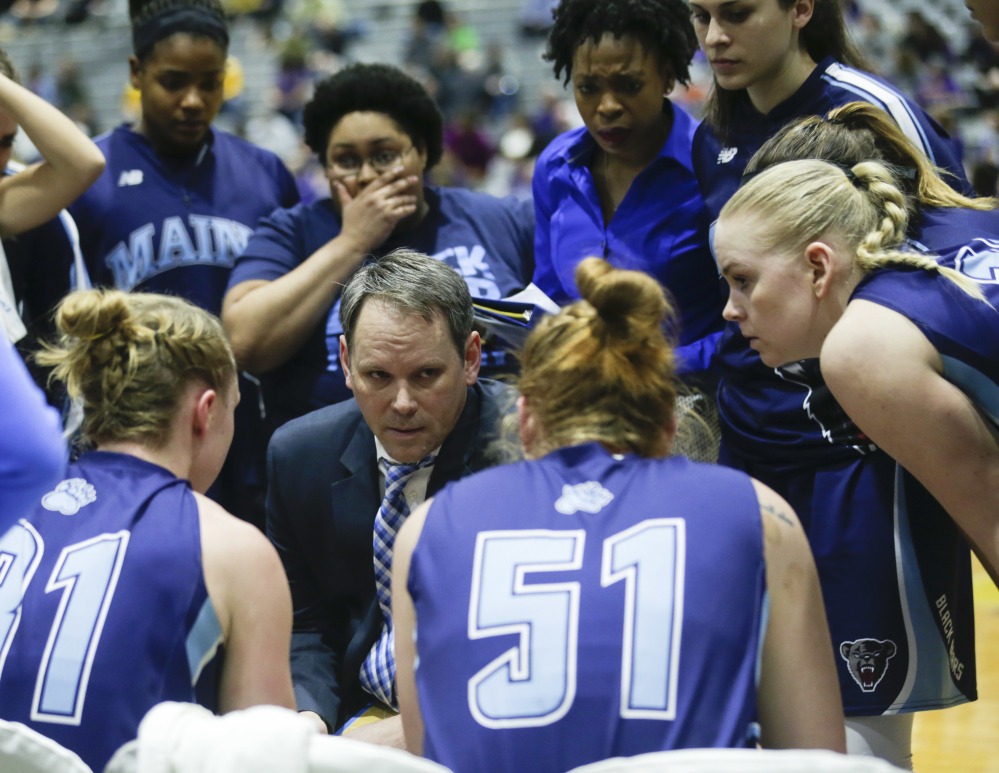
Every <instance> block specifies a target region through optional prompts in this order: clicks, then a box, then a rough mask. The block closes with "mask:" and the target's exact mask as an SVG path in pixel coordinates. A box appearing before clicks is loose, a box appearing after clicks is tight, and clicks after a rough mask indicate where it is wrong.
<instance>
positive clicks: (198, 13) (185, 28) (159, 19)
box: [132, 5, 229, 58]
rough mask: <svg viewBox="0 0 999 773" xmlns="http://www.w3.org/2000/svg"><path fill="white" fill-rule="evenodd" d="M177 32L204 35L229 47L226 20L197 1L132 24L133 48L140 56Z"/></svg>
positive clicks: (224, 46)
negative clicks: (197, 3)
mask: <svg viewBox="0 0 999 773" xmlns="http://www.w3.org/2000/svg"><path fill="white" fill-rule="evenodd" d="M176 32H191V33H195V34H202V35H207V36H208V37H210V38H214V39H215V40H218V41H220V42H221V44H222V47H223V48H228V47H229V30H228V29H227V28H226V25H225V21H223V20H222V19H220V18H219V17H218V16H216V15H215V14H214V13H212V12H211V11H209V10H208V9H207V8H204V7H202V6H200V5H183V6H178V7H174V8H170V9H168V10H166V11H164V12H163V13H159V14H156V15H155V16H152V17H151V18H149V19H146V20H145V21H143V22H142V23H140V24H137V25H135V28H134V29H133V30H132V49H133V50H134V52H135V55H136V56H138V57H140V58H141V56H142V55H143V53H145V52H146V51H148V50H150V49H152V47H153V46H155V45H156V44H157V43H158V42H159V41H161V40H163V39H164V38H168V37H170V36H171V35H173V34H174V33H176Z"/></svg>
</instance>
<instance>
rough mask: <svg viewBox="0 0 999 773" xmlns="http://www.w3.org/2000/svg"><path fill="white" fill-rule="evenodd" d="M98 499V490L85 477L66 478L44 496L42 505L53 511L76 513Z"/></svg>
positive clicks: (68, 513) (64, 513)
mask: <svg viewBox="0 0 999 773" xmlns="http://www.w3.org/2000/svg"><path fill="white" fill-rule="evenodd" d="M95 499H97V490H96V489H95V488H94V487H93V486H91V485H90V484H89V483H87V481H86V480H85V479H84V478H69V479H68V480H64V481H63V482H62V483H60V484H59V485H58V486H56V487H55V490H54V491H50V492H49V493H48V494H46V495H45V496H43V497H42V507H44V508H45V509H46V510H51V511H52V512H53V513H62V514H63V515H76V514H77V513H78V512H79V511H80V508H81V507H83V506H85V505H89V504H90V503H91V502H93V501H94V500H95Z"/></svg>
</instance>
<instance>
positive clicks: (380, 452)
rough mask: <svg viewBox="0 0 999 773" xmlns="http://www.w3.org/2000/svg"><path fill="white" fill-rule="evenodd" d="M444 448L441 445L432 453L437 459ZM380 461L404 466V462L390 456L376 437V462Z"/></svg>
mask: <svg viewBox="0 0 999 773" xmlns="http://www.w3.org/2000/svg"><path fill="white" fill-rule="evenodd" d="M443 447H444V445H443V444H441V445H439V446H437V448H435V449H434V450H433V451H431V452H430V453H431V454H433V455H434V456H435V457H437V456H440V453H441V449H442V448H443ZM379 459H384V460H385V461H387V462H388V463H389V464H402V462H400V461H398V460H396V459H393V458H392V457H391V456H390V455H389V452H388V451H386V450H385V446H383V445H382V441H380V440H379V439H378V438H377V437H375V460H376V461H378V460H379Z"/></svg>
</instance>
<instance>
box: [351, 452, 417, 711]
mask: <svg viewBox="0 0 999 773" xmlns="http://www.w3.org/2000/svg"><path fill="white" fill-rule="evenodd" d="M433 463H434V456H433V455H431V456H427V457H424V458H423V459H422V460H421V461H419V462H415V463H413V464H392V463H391V462H389V461H387V460H385V459H379V460H378V464H379V465H381V468H382V472H384V473H385V498H384V499H382V504H381V507H379V508H378V515H377V516H376V517H375V534H374V557H375V591H376V592H377V594H378V606H380V607H381V608H382V615H383V616H384V618H385V624H384V626H383V627H382V633H381V636H379V637H378V641H376V642H375V644H374V646H373V647H372V648H371V652H369V653H368V656H367V657H366V658H365V659H364V663H363V664H362V665H361V674H360V676H361V685H362V686H363V687H364V689H365V690H367V691H368V692H369V693H371V694H372V695H374V696H375V697H376V698H378V700H380V701H381V702H382V703H384V704H385V705H387V706H391V707H393V708H395V705H396V703H395V629H394V628H393V627H392V547H393V545H395V535H396V533H397V532H398V531H399V527H400V526H402V524H403V521H405V520H406V517H407V516H408V515H409V505H407V504H406V497H405V496H404V494H403V490H404V489H405V488H406V481H408V480H409V478H410V476H411V475H412V474H413V473H415V472H416V471H417V470H420V469H423V468H424V467H427V466H428V465H431V464H433Z"/></svg>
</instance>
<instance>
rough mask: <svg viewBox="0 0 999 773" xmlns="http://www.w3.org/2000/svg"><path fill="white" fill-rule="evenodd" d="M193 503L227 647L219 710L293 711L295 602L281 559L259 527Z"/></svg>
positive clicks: (203, 500)
mask: <svg viewBox="0 0 999 773" xmlns="http://www.w3.org/2000/svg"><path fill="white" fill-rule="evenodd" d="M195 496H196V497H197V499H198V511H199V514H200V520H201V546H202V567H203V571H204V575H205V586H206V587H207V588H208V595H209V596H210V597H211V599H212V604H213V605H214V607H215V611H216V614H217V615H218V618H219V623H220V624H221V626H222V635H223V638H224V641H225V647H226V650H225V660H224V662H223V666H222V677H221V680H220V685H219V709H220V710H221V711H222V712H226V711H232V710H234V709H242V708H247V707H249V706H255V705H259V704H271V705H275V706H284V707H285V708H289V709H293V708H295V698H294V693H293V691H292V686H291V671H290V668H289V654H288V647H289V642H290V640H291V595H290V594H289V592H288V582H287V580H286V579H285V576H284V570H283V569H282V568H281V562H280V561H279V560H278V557H277V553H276V552H275V550H274V548H273V547H272V546H271V544H270V543H269V542H268V541H267V538H266V537H264V535H263V534H261V533H260V532H259V531H258V530H257V529H256V528H255V527H253V526H251V525H250V524H248V523H245V522H243V521H240V520H239V519H237V518H235V517H233V516H231V515H229V514H228V513H227V512H226V511H225V510H223V509H222V508H221V507H220V506H219V505H218V504H216V503H215V502H213V501H212V500H210V499H208V498H207V497H205V496H203V495H201V494H196V495H195Z"/></svg>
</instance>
